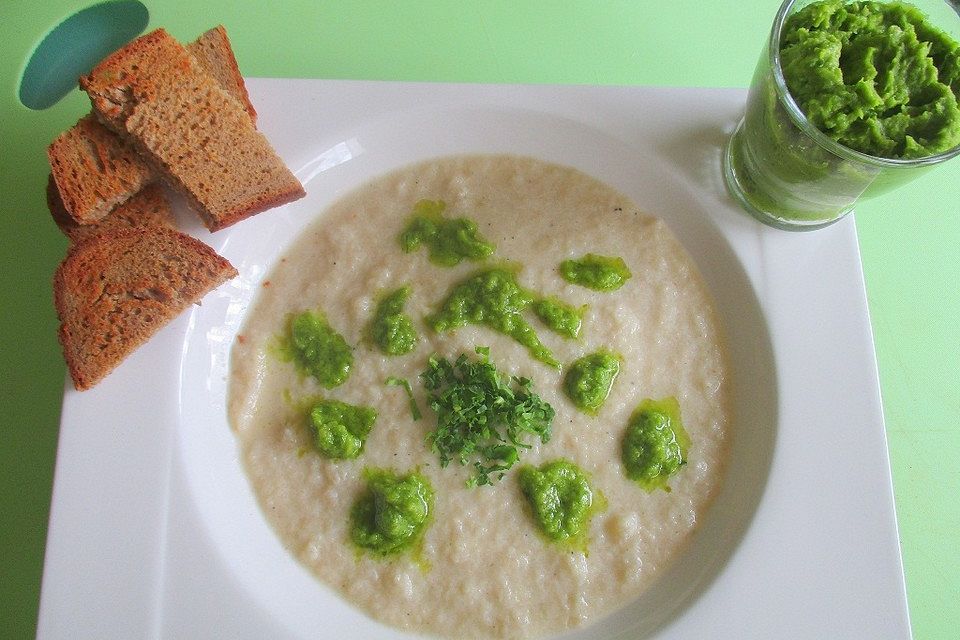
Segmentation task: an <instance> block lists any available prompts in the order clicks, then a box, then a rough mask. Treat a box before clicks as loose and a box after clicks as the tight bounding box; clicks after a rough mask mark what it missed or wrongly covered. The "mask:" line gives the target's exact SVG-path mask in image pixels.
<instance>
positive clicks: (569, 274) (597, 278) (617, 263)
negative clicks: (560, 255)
mask: <svg viewBox="0 0 960 640" xmlns="http://www.w3.org/2000/svg"><path fill="white" fill-rule="evenodd" d="M560 275H562V276H563V279H564V280H566V281H567V282H570V283H572V284H578V285H580V286H581V287H587V288H588V289H593V290H594V291H616V290H617V289H619V288H620V287H622V286H623V285H624V283H625V282H626V281H627V280H629V279H630V276H631V274H630V270H629V269H628V268H627V264H626V263H625V262H624V261H623V258H619V257H611V256H598V255H596V254H593V253H588V254H587V255H585V256H583V257H582V258H580V259H578V260H574V259H570V260H564V261H563V262H561V263H560Z"/></svg>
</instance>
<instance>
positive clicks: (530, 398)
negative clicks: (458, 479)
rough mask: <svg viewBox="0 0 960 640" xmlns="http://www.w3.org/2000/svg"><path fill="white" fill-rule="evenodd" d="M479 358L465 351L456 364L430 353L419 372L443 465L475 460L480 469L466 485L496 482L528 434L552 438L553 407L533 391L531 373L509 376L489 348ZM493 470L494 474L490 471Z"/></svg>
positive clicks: (516, 456)
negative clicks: (433, 416) (432, 413)
mask: <svg viewBox="0 0 960 640" xmlns="http://www.w3.org/2000/svg"><path fill="white" fill-rule="evenodd" d="M477 354H479V356H480V357H479V358H478V359H477V360H470V359H468V358H467V356H466V354H461V355H460V357H459V358H457V361H456V362H455V363H453V364H450V362H449V361H448V360H447V359H446V358H438V357H436V356H431V358H430V360H429V362H428V367H427V370H426V371H424V372H423V373H422V374H420V379H421V380H422V382H423V386H424V387H425V388H426V389H427V391H429V392H430V393H429V395H428V398H427V403H428V404H429V405H430V408H431V409H433V410H434V411H435V412H436V414H437V428H436V430H435V431H432V432H430V433H429V434H428V435H427V442H429V443H430V446H431V448H432V449H433V452H434V453H436V454H437V455H438V456H439V457H440V466H442V467H446V466H447V465H448V464H449V463H450V461H451V460H457V461H459V462H460V464H462V465H467V464H470V463H471V462H472V464H473V466H474V468H475V469H476V471H477V473H476V475H474V476H471V478H470V479H469V480H468V481H467V485H468V486H477V485H484V484H493V483H494V482H495V481H498V480H500V479H501V478H502V477H503V475H504V473H506V471H507V470H508V469H510V467H512V466H513V465H514V463H515V462H517V460H518V459H519V457H520V449H529V448H530V445H529V444H527V443H526V442H525V441H524V440H525V439H526V437H527V436H528V434H529V435H532V436H536V437H538V438H540V442H543V443H546V442H548V441H549V440H550V425H551V424H552V422H553V415H554V411H553V407H551V406H550V405H549V404H548V403H546V402H545V401H543V400H542V399H541V398H540V396H538V395H537V394H535V393H534V392H533V390H532V388H531V387H532V383H531V382H530V380H529V379H527V378H522V377H515V376H514V377H511V378H507V377H506V376H504V375H503V374H501V373H500V372H499V371H498V370H497V368H496V366H494V364H493V363H492V362H490V350H489V349H487V348H485V347H477ZM493 475H495V476H496V477H495V478H491V476H493Z"/></svg>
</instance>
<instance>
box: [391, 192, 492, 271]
mask: <svg viewBox="0 0 960 640" xmlns="http://www.w3.org/2000/svg"><path fill="white" fill-rule="evenodd" d="M446 207H447V205H446V203H445V202H443V201H442V200H420V201H419V202H417V203H416V204H415V205H414V207H413V214H412V215H411V217H410V220H409V221H408V222H407V226H406V227H405V228H404V230H403V231H402V232H401V233H400V246H401V248H402V249H403V250H404V252H406V253H412V252H414V251H416V250H417V249H419V248H420V245H426V246H427V248H428V249H429V252H430V262H432V263H434V264H437V265H440V266H443V267H452V266H455V265H458V264H460V262H461V261H463V260H472V261H477V260H483V259H484V258H486V257H487V256H489V255H490V254H492V253H493V252H494V251H495V250H496V247H494V246H493V245H492V244H491V243H489V242H487V241H486V240H485V239H484V238H483V237H482V236H481V235H480V233H479V231H477V225H476V223H475V222H473V221H472V220H470V219H468V218H453V219H449V218H444V217H443V215H442V214H443V210H444V209H446Z"/></svg>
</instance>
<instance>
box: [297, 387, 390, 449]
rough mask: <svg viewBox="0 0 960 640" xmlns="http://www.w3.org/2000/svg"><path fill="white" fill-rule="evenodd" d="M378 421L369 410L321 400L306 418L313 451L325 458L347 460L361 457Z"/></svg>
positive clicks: (334, 401)
mask: <svg viewBox="0 0 960 640" xmlns="http://www.w3.org/2000/svg"><path fill="white" fill-rule="evenodd" d="M376 420H377V411H376V409H373V408H372V407H359V406H355V405H351V404H347V403H345V402H340V401H338V400H321V401H319V402H317V403H316V404H314V405H313V407H312V408H311V409H310V413H309V416H308V421H307V422H308V425H307V426H308V428H309V430H310V436H311V440H312V442H313V448H314V449H316V450H317V451H318V452H319V453H320V455H322V456H323V457H325V458H331V459H334V460H349V459H352V458H356V457H357V456H359V455H360V454H361V453H363V445H364V443H365V442H366V440H367V436H368V435H370V430H371V429H373V423H374V422H376Z"/></svg>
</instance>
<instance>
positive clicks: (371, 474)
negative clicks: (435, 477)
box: [350, 469, 433, 556]
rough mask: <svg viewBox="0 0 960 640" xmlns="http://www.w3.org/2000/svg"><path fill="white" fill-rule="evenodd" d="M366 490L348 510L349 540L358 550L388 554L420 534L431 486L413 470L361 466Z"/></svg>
mask: <svg viewBox="0 0 960 640" xmlns="http://www.w3.org/2000/svg"><path fill="white" fill-rule="evenodd" d="M363 477H364V479H365V480H366V481H367V488H366V490H365V491H364V492H363V493H362V494H361V495H360V497H359V498H358V499H357V501H356V502H355V503H354V504H353V508H352V509H351V510H350V539H351V540H352V541H353V543H354V544H355V545H357V546H358V547H359V548H360V549H363V550H366V551H371V552H373V553H374V554H376V555H380V556H389V555H394V554H397V553H400V552H401V551H404V550H406V549H408V548H410V547H411V546H412V545H413V544H414V543H415V542H417V540H418V539H420V538H421V537H422V535H423V532H424V530H426V528H427V523H428V521H429V518H430V514H431V512H432V511H433V488H432V487H431V486H430V481H429V480H427V478H426V476H424V475H422V474H420V473H419V472H417V471H411V472H410V473H408V474H406V475H399V474H397V473H395V472H394V471H392V470H389V469H364V470H363Z"/></svg>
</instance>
